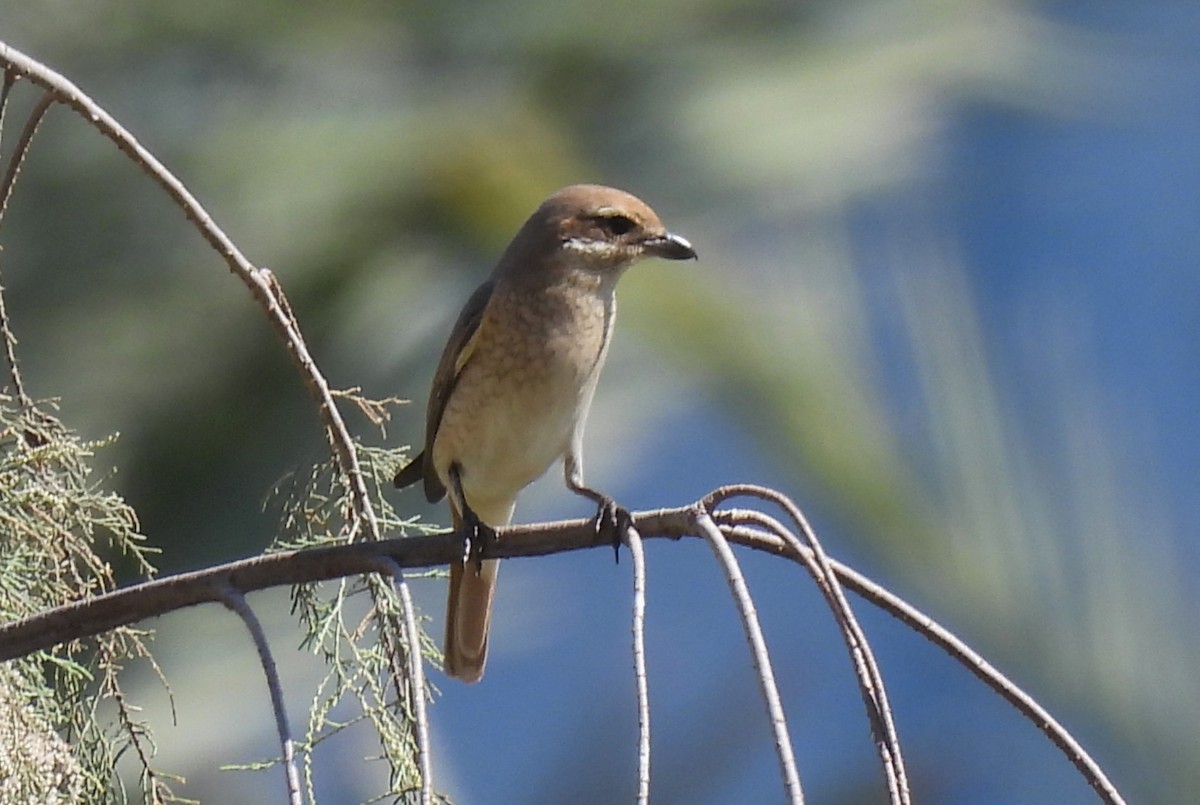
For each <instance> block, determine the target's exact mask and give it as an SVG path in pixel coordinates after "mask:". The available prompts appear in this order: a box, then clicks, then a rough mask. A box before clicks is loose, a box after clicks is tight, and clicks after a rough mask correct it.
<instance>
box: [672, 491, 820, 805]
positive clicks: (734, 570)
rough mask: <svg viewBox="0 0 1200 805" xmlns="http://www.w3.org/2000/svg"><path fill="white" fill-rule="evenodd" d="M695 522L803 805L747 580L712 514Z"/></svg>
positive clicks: (793, 796) (789, 785)
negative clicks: (729, 597)
mask: <svg viewBox="0 0 1200 805" xmlns="http://www.w3.org/2000/svg"><path fill="white" fill-rule="evenodd" d="M692 522H693V523H694V524H695V526H696V529H697V530H698V531H699V532H700V533H701V534H702V535H703V537H704V539H705V540H706V541H707V542H708V544H709V547H711V548H712V551H713V553H714V554H716V556H717V560H718V561H720V563H721V566H722V568H723V569H724V570H725V580H726V581H727V582H729V589H730V591H731V592H732V593H733V598H734V601H735V602H736V604H737V609H738V614H739V615H740V616H741V618H742V628H743V629H744V630H745V632H746V641H747V642H748V643H749V644H750V657H751V659H752V660H753V661H754V669H755V670H756V671H758V681H759V684H760V685H761V687H762V696H763V700H764V701H765V702H766V705H767V715H768V716H769V717H770V720H771V730H772V731H773V732H774V733H775V754H776V755H778V757H779V767H780V769H781V770H782V771H783V787H784V790H786V791H787V795H788V802H790V803H792V804H793V805H804V791H803V789H802V788H801V787H800V774H799V772H797V771H796V757H795V754H794V753H793V751H792V737H791V735H789V734H788V725H787V717H786V716H784V714H783V702H782V701H780V699H779V686H778V685H776V684H775V672H774V670H772V667H771V656H770V654H769V652H768V651H767V641H766V639H765V638H764V637H763V633H762V627H761V626H760V625H759V622H758V613H757V612H755V611H754V600H753V599H752V598H751V597H750V591H749V589H748V588H747V587H746V579H745V577H744V576H743V575H742V569H741V567H740V566H739V565H738V561H737V557H735V556H734V555H733V551H732V550H731V549H730V547H729V542H728V541H727V540H726V539H725V535H724V534H722V533H721V529H719V528H717V524H716V523H714V522H713V519H712V517H711V516H710V515H709V513H708V512H707V511H705V510H703V509H697V511H696V513H695V515H694V517H693V520H692Z"/></svg>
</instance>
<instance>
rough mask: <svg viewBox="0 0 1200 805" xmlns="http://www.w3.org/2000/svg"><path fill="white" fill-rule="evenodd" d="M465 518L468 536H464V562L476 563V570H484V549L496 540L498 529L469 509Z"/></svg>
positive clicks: (477, 571)
mask: <svg viewBox="0 0 1200 805" xmlns="http://www.w3.org/2000/svg"><path fill="white" fill-rule="evenodd" d="M467 511H468V515H467V516H466V517H465V518H464V520H465V524H466V536H464V537H463V555H462V563H463V564H464V565H466V564H468V563H474V565H475V572H476V573H479V572H480V571H482V570H483V551H484V549H485V548H486V547H487V546H488V545H491V544H492V543H493V542H495V541H496V539H497V536H496V529H494V528H492V527H491V526H490V525H488V524H487V523H485V522H483V521H482V520H480V519H479V517H478V515H476V514H475V513H474V512H472V511H470V510H469V509H468V510H467Z"/></svg>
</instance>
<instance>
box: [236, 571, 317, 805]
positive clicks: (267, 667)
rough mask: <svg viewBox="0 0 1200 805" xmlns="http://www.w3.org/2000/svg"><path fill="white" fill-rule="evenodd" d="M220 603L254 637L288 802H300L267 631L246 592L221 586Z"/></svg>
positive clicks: (289, 731)
mask: <svg viewBox="0 0 1200 805" xmlns="http://www.w3.org/2000/svg"><path fill="white" fill-rule="evenodd" d="M221 603H223V604H224V605H225V606H226V607H228V608H229V609H231V610H233V611H234V612H235V613H237V616H238V617H239V618H241V619H242V623H244V624H245V625H246V629H248V630H249V631H250V637H251V638H252V639H253V640H254V648H255V649H257V650H258V660H259V662H260V663H261V664H262V669H263V674H265V675H266V677H267V690H268V691H269V692H270V695H271V710H273V711H274V713H275V727H276V729H277V730H278V732H279V743H280V746H281V747H282V748H283V767H284V773H285V781H286V785H287V791H288V802H290V803H291V805H304V800H303V798H302V797H301V796H300V772H299V770H298V769H297V768H296V751H295V744H294V742H293V741H292V729H291V727H290V726H289V725H288V717H287V710H286V709H284V705H283V685H282V684H280V682H279V668H278V666H276V664H275V658H274V657H273V656H272V655H271V646H270V644H269V643H267V633H266V632H265V631H264V630H263V627H262V623H260V622H259V620H258V616H257V615H255V614H254V610H253V609H251V608H250V605H249V604H247V603H246V596H244V595H243V594H242V591H241V590H237V589H235V588H233V587H225V588H224V589H223V590H222V591H221Z"/></svg>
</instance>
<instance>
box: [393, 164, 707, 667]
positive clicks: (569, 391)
mask: <svg viewBox="0 0 1200 805" xmlns="http://www.w3.org/2000/svg"><path fill="white" fill-rule="evenodd" d="M643 257H663V258H666V259H668V260H685V259H694V258H695V257H696V252H695V251H694V250H693V249H692V246H691V244H690V243H688V242H687V241H686V240H684V239H683V238H681V237H679V236H678V235H673V234H671V233H670V232H668V231H667V230H666V229H665V228H664V227H663V225H662V222H661V221H659V219H658V216H657V215H655V214H654V211H653V210H652V209H650V207H648V206H647V205H646V204H645V203H643V202H642V201H640V200H639V199H637V198H635V197H633V196H631V195H630V194H628V193H625V192H623V191H621V190H614V189H613V188H611V187H600V186H598V185H574V186H571V187H566V188H563V189H562V190H559V191H558V192H557V193H555V194H554V195H552V196H550V198H548V199H546V201H544V202H543V203H542V205H541V206H540V207H538V209H537V211H536V212H534V213H533V215H531V216H530V217H529V220H527V221H526V222H525V224H524V225H523V226H522V227H521V229H520V231H518V232H517V234H516V237H514V238H513V240H512V242H511V243H510V244H509V245H508V248H507V249H505V250H504V254H503V255H501V257H500V261H499V262H498V263H497V264H496V268H495V269H494V270H493V271H492V274H491V276H490V277H489V278H488V279H487V281H486V282H484V283H483V285H481V286H479V288H477V289H476V290H475V292H474V293H473V294H471V297H470V299H468V300H467V304H466V306H465V307H463V309H462V312H461V313H459V316H458V321H457V322H455V325H454V330H453V331H452V332H451V333H450V340H449V341H448V342H447V344H446V349H445V351H444V352H443V353H442V358H441V361H440V362H439V363H438V367H437V371H436V372H435V373H434V376H433V389H432V391H431V392H430V395H429V406H428V409H427V411H426V423H425V449H424V450H423V451H422V452H421V453H420V454H419V455H418V456H417V457H416V458H414V459H413V460H412V461H411V462H410V463H409V464H408V465H406V466H405V467H404V468H403V469H402V470H400V471H399V472H398V473H397V474H396V478H395V484H396V486H397V487H401V488H402V487H406V486H409V485H410V484H414V483H416V482H417V481H418V480H420V481H423V482H424V485H425V497H426V498H428V499H429V501H430V502H435V501H438V500H441V499H442V497H443V496H445V495H446V492H447V491H449V493H450V497H449V500H450V515H451V519H452V521H453V523H454V527H455V529H458V528H460V527H461V526H463V525H466V526H467V528H468V531H469V532H470V533H471V534H472V535H473V539H472V543H473V544H472V545H470V546H469V548H468V551H465V552H464V557H463V560H462V561H461V562H456V563H455V564H453V565H451V567H450V592H449V601H448V603H447V612H446V642H445V670H446V673H447V674H448V675H449V676H452V677H455V678H457V679H461V680H463V681H465V682H478V681H479V679H480V678H481V677H482V676H483V666H484V663H485V661H486V659H487V643H488V625H489V622H490V620H491V606H492V594H493V592H494V591H495V587H496V570H497V567H496V566H497V562H496V560H487V561H483V562H481V563H480V562H473V561H469V560H468V557H467V556H466V555H465V554H466V553H468V552H469V553H472V554H474V555H475V556H478V551H479V549H480V545H481V544H482V541H483V540H486V539H490V538H493V537H494V536H495V531H494V529H495V528H496V527H499V526H504V525H507V524H508V523H509V521H510V520H511V519H512V514H513V508H514V506H515V505H516V500H517V494H518V493H519V492H520V491H521V490H522V489H524V488H525V487H526V486H527V485H529V484H530V483H531V482H532V481H533V480H534V479H536V478H537V477H538V476H540V475H542V474H543V473H544V472H545V471H546V470H547V469H548V468H549V467H550V465H551V464H553V463H554V462H555V461H556V460H558V458H559V457H562V459H563V474H564V476H565V478H566V483H567V488H569V489H570V490H571V491H572V492H575V493H576V494H579V495H583V496H584V497H587V498H588V499H590V500H592V501H594V502H595V503H597V504H598V505H599V507H600V509H599V511H598V512H597V515H596V516H597V527H601V525H605V524H611V525H612V526H613V527H615V526H616V524H617V522H618V521H619V519H620V518H621V517H627V516H628V515H627V513H625V512H624V511H623V510H621V509H619V508H618V507H617V506H616V505H615V503H614V502H613V500H612V498H610V497H608V496H606V495H603V494H601V493H599V492H597V491H596V490H594V489H591V488H589V487H587V486H585V485H584V482H583V458H582V443H583V427H584V421H585V420H586V419H587V412H588V407H589V406H590V404H591V401H592V394H593V393H594V392H595V390H596V381H597V379H598V378H599V377H600V369H601V368H602V367H603V366H604V358H605V355H606V354H607V352H608V344H609V341H610V340H611V339H612V330H613V320H614V317H615V315H616V312H617V306H616V296H615V291H616V284H617V280H618V279H619V278H620V276H621V274H622V273H624V271H625V269H626V268H628V267H629V266H630V265H631V264H632V263H634V262H635V261H637V260H638V259H640V258H643Z"/></svg>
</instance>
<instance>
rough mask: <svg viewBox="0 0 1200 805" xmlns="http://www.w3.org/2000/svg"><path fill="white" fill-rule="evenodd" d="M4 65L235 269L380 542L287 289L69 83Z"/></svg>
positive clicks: (13, 59)
mask: <svg viewBox="0 0 1200 805" xmlns="http://www.w3.org/2000/svg"><path fill="white" fill-rule="evenodd" d="M0 62H2V63H3V64H4V65H5V67H6V69H7V70H8V71H9V72H10V73H15V74H17V75H21V76H25V77H28V78H29V80H31V81H33V82H34V83H35V84H37V85H39V86H41V87H43V88H45V89H47V90H50V91H52V92H53V93H54V99H55V100H57V101H59V102H61V103H63V104H66V105H67V106H68V107H70V108H71V109H73V110H74V111H75V112H77V113H78V114H79V115H80V116H81V117H83V119H84V120H85V121H86V122H87V123H88V124H89V125H91V126H92V127H93V128H95V129H96V130H97V131H99V132H100V133H101V134H103V135H104V136H105V137H107V138H108V139H110V140H112V141H113V142H114V143H115V144H116V146H117V147H118V148H119V149H121V151H122V152H124V153H125V154H126V155H127V156H128V157H129V158H130V159H131V160H133V161H134V162H135V163H136V164H137V165H138V166H139V167H140V168H141V169H142V170H143V171H145V172H146V173H147V174H148V175H149V176H150V178H151V179H153V180H154V182H155V183H157V184H158V185H159V187H161V188H162V189H163V191H165V192H166V194H167V195H168V196H170V198H171V200H172V201H174V202H175V204H176V205H177V206H178V207H179V208H180V209H181V210H182V211H183V213H184V215H185V216H186V217H187V219H188V220H189V221H191V222H192V224H193V225H194V226H195V227H196V229H197V230H198V231H199V232H200V234H201V236H202V237H203V238H204V239H205V240H206V241H207V242H208V244H209V245H210V246H212V248H213V249H214V250H215V251H216V252H217V254H219V255H220V256H221V258H222V259H223V260H224V261H225V263H226V265H228V266H229V269H230V270H231V271H232V272H233V273H234V274H235V275H236V276H237V277H238V278H239V279H241V280H242V282H243V283H244V284H245V285H246V287H247V288H248V289H249V290H250V293H251V295H252V296H253V297H254V298H255V300H257V301H258V303H259V305H260V306H261V307H262V308H263V311H264V312H265V313H266V314H267V319H268V321H270V323H271V326H272V327H273V328H274V329H275V331H276V333H277V334H278V335H279V337H280V339H281V340H282V341H283V342H284V345H285V346H286V347H287V349H288V352H289V354H290V355H291V356H292V359H293V360H294V361H295V363H296V365H297V367H298V368H299V369H300V372H301V375H302V377H303V378H304V382H305V385H306V386H307V387H308V390H309V393H310V394H311V395H312V396H313V398H314V399H315V400H316V402H317V405H318V412H319V415H320V417H321V420H322V422H323V423H324V425H325V430H326V433H327V435H328V438H329V441H330V444H331V446H332V447H333V450H334V455H335V456H336V457H337V460H338V465H339V468H340V469H341V471H342V473H343V477H344V478H345V479H346V484H347V485H348V487H349V491H350V496H351V500H352V501H353V505H354V511H355V515H356V517H357V519H359V520H361V521H362V523H363V527H364V529H365V530H366V532H367V536H368V537H369V538H371V539H379V538H380V529H379V523H378V520H377V519H376V517H375V511H374V509H373V508H372V507H371V500H370V496H369V494H368V492H367V486H366V482H365V481H364V480H363V475H362V469H361V467H360V466H359V463H358V455H357V453H356V452H355V450H354V443H353V440H352V439H351V437H350V431H349V430H348V429H347V428H346V423H345V420H343V419H342V415H341V412H340V411H339V410H338V407H337V405H336V403H335V402H334V399H333V393H332V391H331V390H330V388H329V383H328V382H327V381H326V380H325V377H324V375H322V374H321V372H320V370H319V369H318V368H317V365H316V362H315V361H314V360H313V357H312V354H311V353H310V352H309V351H308V346H307V345H306V344H305V342H304V338H303V337H302V336H301V335H300V329H299V327H298V326H297V325H296V319H295V317H294V316H293V315H292V312H291V309H290V307H289V306H288V304H287V299H286V297H285V296H284V295H283V290H282V288H280V287H279V283H278V282H277V281H276V280H275V277H274V275H273V274H271V272H270V271H268V270H267V269H265V268H257V267H255V266H254V265H253V264H252V263H251V262H250V261H249V260H248V259H246V256H245V255H243V254H242V252H241V250H240V249H238V247H237V246H236V245H235V244H234V242H233V241H232V240H231V239H230V238H229V236H228V235H226V234H225V232H224V230H222V229H221V228H220V227H219V226H217V225H216V223H215V222H214V221H213V219H212V216H210V215H209V214H208V211H207V210H205V209H204V207H203V206H202V205H201V204H200V202H199V201H197V200H196V197H195V196H193V195H192V193H191V191H189V190H188V189H187V188H186V187H184V185H183V183H182V182H180V181H179V179H178V178H176V177H175V175H174V174H172V173H171V172H170V171H169V170H167V168H166V166H164V165H163V164H162V163H161V162H160V161H159V160H158V158H157V157H155V156H154V154H152V153H150V151H149V150H147V149H146V148H145V147H144V146H143V145H142V144H141V143H139V142H138V141H137V139H135V138H134V136H133V135H132V134H130V133H129V132H128V131H126V130H125V128H124V127H123V126H122V125H121V124H120V123H118V122H117V120H116V119H115V118H114V117H113V116H112V115H110V114H109V113H108V112H106V111H105V110H104V109H103V108H102V107H101V106H100V105H99V104H97V103H96V102H95V101H93V100H92V99H91V98H89V97H88V96H87V95H86V94H85V93H84V92H83V91H82V90H80V89H79V88H78V87H77V86H75V84H74V83H72V82H71V81H70V80H69V79H67V78H66V77H65V76H63V75H61V74H60V73H57V72H55V71H54V70H51V69H50V68H49V67H46V66H45V65H44V64H41V63H40V62H38V61H36V60H34V59H31V58H29V57H28V56H26V55H25V54H23V53H21V52H19V51H17V50H15V49H13V48H11V47H9V46H8V45H7V44H4V43H3V42H0Z"/></svg>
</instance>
